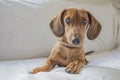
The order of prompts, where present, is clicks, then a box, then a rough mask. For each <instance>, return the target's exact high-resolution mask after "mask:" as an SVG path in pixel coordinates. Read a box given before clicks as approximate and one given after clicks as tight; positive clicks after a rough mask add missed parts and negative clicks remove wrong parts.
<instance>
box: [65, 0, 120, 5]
mask: <svg viewBox="0 0 120 80" xmlns="http://www.w3.org/2000/svg"><path fill="white" fill-rule="evenodd" d="M66 1H72V2H82V3H91V4H103V3H111V2H120V0H66Z"/></svg>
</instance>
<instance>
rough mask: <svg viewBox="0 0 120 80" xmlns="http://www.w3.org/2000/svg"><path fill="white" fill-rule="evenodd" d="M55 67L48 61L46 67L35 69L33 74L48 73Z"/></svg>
mask: <svg viewBox="0 0 120 80" xmlns="http://www.w3.org/2000/svg"><path fill="white" fill-rule="evenodd" d="M54 66H55V64H54V63H53V62H52V61H51V60H50V59H48V60H47V61H46V63H45V65H44V66H42V67H37V68H35V69H33V71H32V74H35V73H38V72H48V71H50V70H51V69H52V68H53V67H54Z"/></svg>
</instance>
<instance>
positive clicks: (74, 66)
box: [65, 60, 85, 74]
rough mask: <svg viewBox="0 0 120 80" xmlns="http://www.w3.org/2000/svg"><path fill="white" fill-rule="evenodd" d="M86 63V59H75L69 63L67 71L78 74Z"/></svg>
mask: <svg viewBox="0 0 120 80" xmlns="http://www.w3.org/2000/svg"><path fill="white" fill-rule="evenodd" d="M84 64H85V61H84V60H74V61H72V62H70V63H69V64H68V65H67V67H66V70H65V71H66V72H68V73H72V74H78V73H79V72H80V69H81V68H82V67H83V66H84Z"/></svg>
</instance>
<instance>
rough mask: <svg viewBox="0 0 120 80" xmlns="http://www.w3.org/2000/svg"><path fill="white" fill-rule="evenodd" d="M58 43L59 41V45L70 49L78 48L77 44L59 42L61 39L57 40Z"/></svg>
mask: <svg viewBox="0 0 120 80" xmlns="http://www.w3.org/2000/svg"><path fill="white" fill-rule="evenodd" d="M59 43H60V45H62V46H64V47H67V48H70V49H75V48H80V46H79V45H75V44H68V43H66V42H61V41H59Z"/></svg>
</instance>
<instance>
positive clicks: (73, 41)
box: [72, 36, 80, 45]
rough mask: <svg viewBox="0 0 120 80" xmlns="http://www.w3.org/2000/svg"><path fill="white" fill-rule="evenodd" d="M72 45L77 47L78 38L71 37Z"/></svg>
mask: <svg viewBox="0 0 120 80" xmlns="http://www.w3.org/2000/svg"><path fill="white" fill-rule="evenodd" d="M72 43H73V44H74V45H78V44H79V43H80V38H79V37H74V36H73V37H72Z"/></svg>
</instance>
